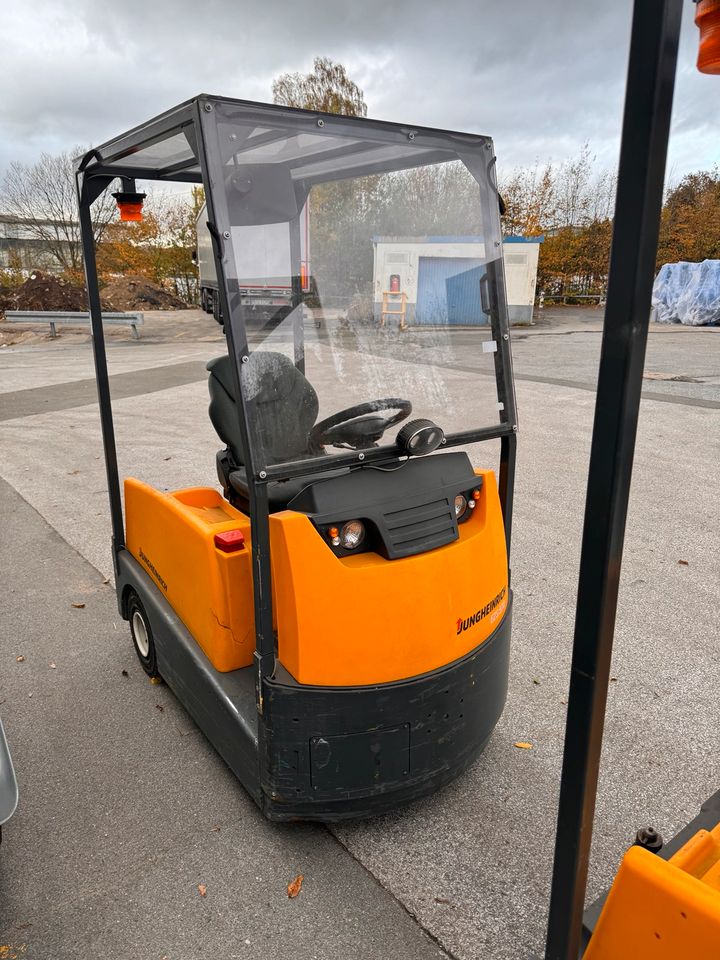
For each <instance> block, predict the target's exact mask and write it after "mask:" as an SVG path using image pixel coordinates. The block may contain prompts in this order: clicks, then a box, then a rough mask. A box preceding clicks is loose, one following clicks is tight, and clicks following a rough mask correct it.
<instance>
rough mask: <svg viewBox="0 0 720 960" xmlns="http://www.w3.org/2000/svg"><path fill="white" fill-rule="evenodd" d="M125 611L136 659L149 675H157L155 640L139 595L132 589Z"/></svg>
mask: <svg viewBox="0 0 720 960" xmlns="http://www.w3.org/2000/svg"><path fill="white" fill-rule="evenodd" d="M127 613H128V620H129V621H130V635H131V636H132V639H133V646H134V647H135V653H136V654H137V656H138V660H139V661H140V664H141V666H142V668H143V670H144V671H145V673H146V674H147V675H148V676H149V677H159V676H160V674H159V673H158V669H157V655H156V652H155V640H154V638H153V635H152V630H151V628H150V621H149V620H148V616H147V614H146V613H145V608H144V607H143V605H142V603H141V602H140V597H139V596H138V595H137V594H136V593H135V591H134V590H133V591H131V593H130V596H129V597H128V605H127Z"/></svg>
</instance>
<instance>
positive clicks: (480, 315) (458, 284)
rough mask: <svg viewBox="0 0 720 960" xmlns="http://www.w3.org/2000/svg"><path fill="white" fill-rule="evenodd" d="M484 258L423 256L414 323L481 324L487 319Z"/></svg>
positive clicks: (419, 266)
mask: <svg viewBox="0 0 720 960" xmlns="http://www.w3.org/2000/svg"><path fill="white" fill-rule="evenodd" d="M484 274H485V266H484V264H483V262H482V261H481V260H476V259H474V258H471V257H420V261H419V264H418V292H417V304H416V306H415V322H416V323H427V324H461V325H463V326H465V325H467V326H472V325H481V324H486V323H487V322H488V317H487V314H486V313H485V312H484V311H483V309H482V305H481V302H480V281H481V279H482V277H483V275H484Z"/></svg>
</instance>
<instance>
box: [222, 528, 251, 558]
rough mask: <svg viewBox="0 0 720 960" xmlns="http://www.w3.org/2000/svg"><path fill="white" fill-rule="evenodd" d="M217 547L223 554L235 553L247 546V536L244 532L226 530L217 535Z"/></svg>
mask: <svg viewBox="0 0 720 960" xmlns="http://www.w3.org/2000/svg"><path fill="white" fill-rule="evenodd" d="M215 546H216V547H217V548H218V550H222V552H223V553H233V552H234V551H235V550H242V549H243V548H244V546H245V534H244V533H243V532H242V530H225V532H224V533H216V534H215Z"/></svg>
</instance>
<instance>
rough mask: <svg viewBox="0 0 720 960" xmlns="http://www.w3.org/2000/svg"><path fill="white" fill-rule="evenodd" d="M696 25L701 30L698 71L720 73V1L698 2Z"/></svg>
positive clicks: (707, 0) (706, 0)
mask: <svg viewBox="0 0 720 960" xmlns="http://www.w3.org/2000/svg"><path fill="white" fill-rule="evenodd" d="M695 23H696V24H697V26H698V27H699V29H700V48H699V50H698V61H697V67H698V70H699V71H700V72H701V73H720V0H698V3H697V8H696V10H695Z"/></svg>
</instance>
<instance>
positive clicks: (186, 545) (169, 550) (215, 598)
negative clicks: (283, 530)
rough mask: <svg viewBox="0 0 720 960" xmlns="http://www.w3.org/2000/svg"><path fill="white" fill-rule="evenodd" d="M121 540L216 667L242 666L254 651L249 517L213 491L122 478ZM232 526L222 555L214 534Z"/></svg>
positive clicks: (223, 531)
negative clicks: (163, 487)
mask: <svg viewBox="0 0 720 960" xmlns="http://www.w3.org/2000/svg"><path fill="white" fill-rule="evenodd" d="M125 511H126V517H127V520H126V545H127V548H128V550H129V551H130V553H131V554H132V555H133V556H134V557H135V559H136V560H137V561H138V562H139V563H140V564H141V565H142V566H143V567H144V568H145V570H146V571H147V572H148V574H149V575H150V577H152V579H153V580H154V582H155V583H156V584H157V585H158V586H159V587H160V589H161V591H162V592H163V594H164V595H165V596H166V597H167V600H168V602H169V603H170V605H171V607H172V608H173V609H174V610H175V612H176V613H177V615H178V616H179V617H180V619H181V620H182V621H183V623H184V624H185V626H186V627H187V628H188V630H189V631H190V633H191V634H192V635H193V637H194V638H195V639H196V640H197V642H198V643H199V644H200V646H201V647H202V649H203V650H204V652H205V654H206V655H207V657H208V659H209V660H210V662H211V663H212V665H213V666H214V667H215V669H216V670H220V671H222V672H225V671H228V670H236V669H238V667H246V666H249V665H250V663H251V662H252V658H253V653H254V652H255V616H254V611H253V592H252V569H251V567H252V561H251V551H250V521H249V519H248V518H247V517H246V516H245V514H243V513H240V511H239V510H236V509H235V508H234V507H231V506H230V504H229V503H227V501H225V500H223V498H222V497H221V496H220V494H219V493H217V491H215V490H211V489H206V488H202V487H198V488H193V489H189V490H178V491H176V492H175V493H160V492H159V491H158V490H154V489H153V488H152V487H149V486H147V484H144V483H140V482H139V481H138V480H133V479H130V478H128V479H127V480H126V481H125ZM231 530H240V531H241V532H242V533H243V534H244V536H245V541H246V543H245V546H244V548H242V549H239V550H235V551H234V552H231V553H227V552H225V551H223V550H222V549H219V548H218V547H216V546H215V534H217V533H225V532H227V531H231Z"/></svg>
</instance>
